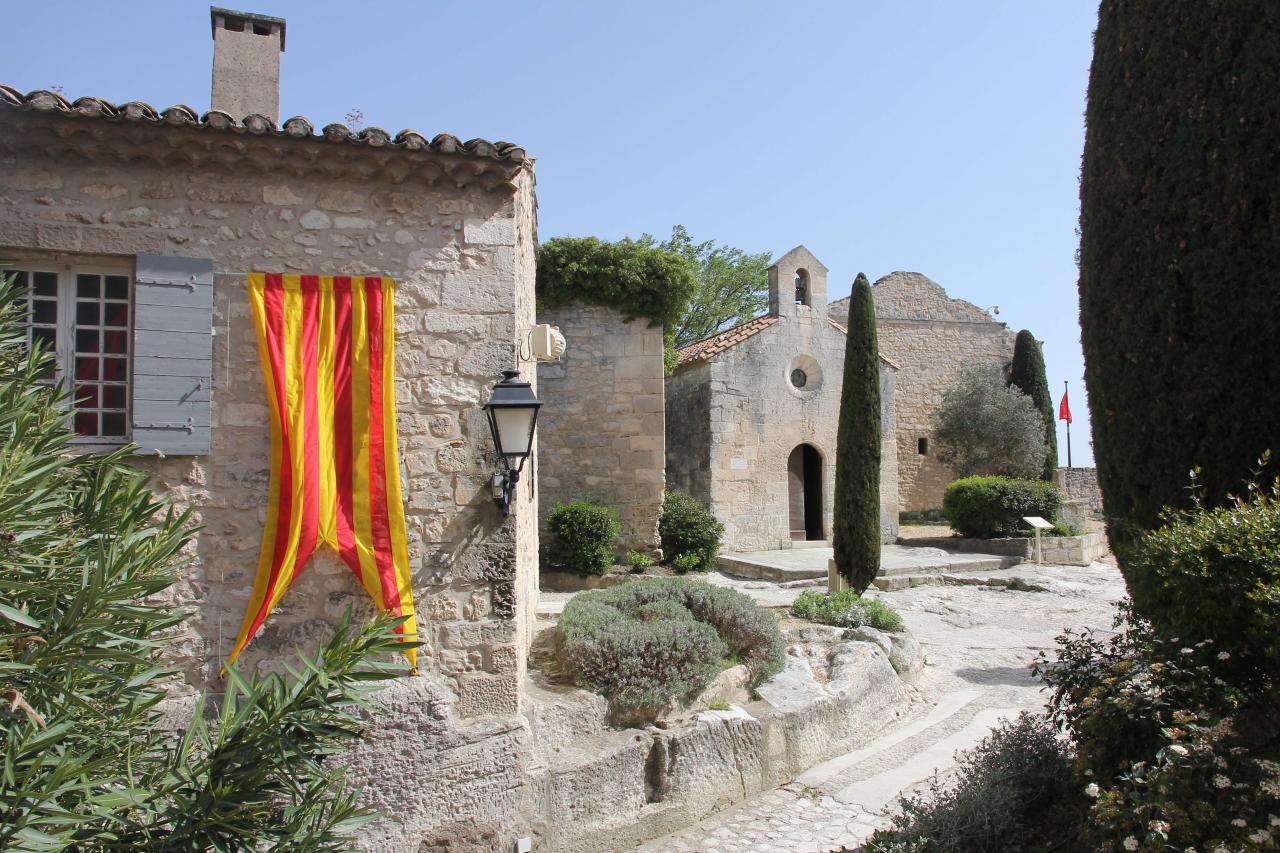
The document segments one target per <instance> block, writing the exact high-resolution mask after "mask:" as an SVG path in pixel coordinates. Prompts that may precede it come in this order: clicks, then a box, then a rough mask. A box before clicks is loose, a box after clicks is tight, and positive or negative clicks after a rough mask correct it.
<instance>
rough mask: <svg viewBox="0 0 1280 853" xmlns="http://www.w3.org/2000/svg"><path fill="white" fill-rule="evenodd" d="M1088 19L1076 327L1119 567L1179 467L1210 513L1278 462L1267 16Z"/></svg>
mask: <svg viewBox="0 0 1280 853" xmlns="http://www.w3.org/2000/svg"><path fill="white" fill-rule="evenodd" d="M1098 14H1099V19H1098V31H1097V34H1096V36H1095V39H1094V57H1093V67H1092V70H1091V71H1090V77H1089V97H1088V106H1087V109H1086V114H1085V121H1086V126H1087V132H1086V136H1085V147H1084V162H1083V168H1082V172H1081V184H1080V202H1081V208H1080V229H1081V243H1080V321H1081V328H1082V332H1083V334H1082V342H1083V344H1084V356H1085V381H1086V384H1087V385H1088V390H1089V404H1090V411H1091V418H1092V425H1093V441H1094V455H1095V457H1096V458H1097V462H1098V480H1099V483H1100V485H1101V487H1102V494H1103V500H1104V503H1105V506H1106V513H1107V518H1108V525H1109V528H1110V532H1111V536H1112V544H1113V545H1114V546H1115V547H1116V549H1117V555H1118V556H1119V557H1120V560H1121V567H1122V568H1125V567H1126V560H1125V553H1124V552H1125V547H1126V544H1127V543H1129V542H1132V541H1133V537H1135V536H1136V535H1137V534H1138V533H1140V532H1141V531H1142V530H1143V529H1148V528H1151V527H1154V526H1156V525H1157V524H1158V523H1159V514H1160V509H1161V507H1163V506H1166V505H1183V506H1185V505H1186V504H1187V503H1188V500H1189V492H1188V489H1187V485H1188V472H1189V471H1190V470H1191V469H1192V468H1193V467H1199V468H1200V474H1199V478H1198V480H1199V483H1200V484H1201V485H1202V486H1203V494H1204V497H1205V498H1206V499H1207V500H1209V501H1215V502H1216V501H1222V500H1224V499H1225V496H1226V494H1227V492H1228V491H1238V490H1239V489H1240V488H1241V483H1242V480H1243V479H1244V478H1246V477H1248V476H1249V474H1250V470H1251V467H1252V465H1253V464H1254V461H1255V460H1256V459H1257V458H1258V457H1259V454H1260V453H1261V452H1262V451H1263V450H1264V449H1266V448H1267V447H1272V448H1275V449H1280V446H1278V445H1280V405H1277V404H1276V401H1275V393H1276V388H1278V387H1280V286H1277V274H1276V269H1277V261H1278V260H1280V120H1278V119H1277V117H1278V116H1280V4H1278V3H1276V2H1274V0H1103V2H1102V5H1101V8H1100V9H1099V13H1098ZM1130 574H1131V573H1130V572H1129V571H1127V570H1126V580H1127V581H1128V583H1129V589H1130V592H1131V594H1133V596H1134V599H1135V603H1136V604H1137V605H1138V607H1139V609H1140V610H1141V608H1142V605H1143V600H1144V594H1143V590H1142V579H1141V578H1134V577H1131V576H1130ZM1135 581H1137V582H1136V583H1135Z"/></svg>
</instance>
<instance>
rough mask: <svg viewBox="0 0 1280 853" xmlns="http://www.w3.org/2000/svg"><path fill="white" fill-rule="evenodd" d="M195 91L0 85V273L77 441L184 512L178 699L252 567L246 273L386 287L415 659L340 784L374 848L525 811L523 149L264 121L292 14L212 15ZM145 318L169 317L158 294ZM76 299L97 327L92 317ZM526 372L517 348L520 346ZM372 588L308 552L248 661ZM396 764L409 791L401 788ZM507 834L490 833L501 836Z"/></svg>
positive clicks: (226, 635) (205, 663)
mask: <svg viewBox="0 0 1280 853" xmlns="http://www.w3.org/2000/svg"><path fill="white" fill-rule="evenodd" d="M212 24H213V38H214V69H215V71H214V84H213V109H212V110H211V111H209V112H207V113H205V114H203V115H201V114H199V113H197V112H196V111H195V110H192V109H190V108H189V107H185V106H174V107H170V108H168V109H165V110H157V109H154V108H153V107H151V106H149V105H147V104H145V103H140V102H130V103H120V104H116V103H112V102H109V101H107V100H103V99H100V98H93V97H85V98H80V99H78V100H76V101H74V102H69V101H67V100H65V99H64V98H62V97H61V96H60V95H58V94H54V93H51V92H44V91H37V92H31V93H29V94H21V93H19V92H17V91H15V90H14V89H11V88H7V87H3V86H0V198H2V199H3V205H0V258H2V259H3V262H2V263H0V268H3V269H6V270H10V271H17V272H19V273H20V274H21V275H22V276H23V280H24V281H25V282H26V283H28V285H29V286H30V287H31V288H32V297H31V298H32V300H33V302H32V307H33V332H32V334H34V335H37V336H42V337H47V338H48V339H49V340H50V342H51V343H53V344H54V345H55V347H56V350H57V353H58V356H59V359H60V373H61V375H62V376H63V377H65V378H68V379H70V378H72V377H74V379H75V384H76V391H77V395H79V396H80V398H81V400H82V405H83V406H84V409H83V410H82V414H81V415H78V416H77V419H76V429H77V432H78V433H79V436H78V438H77V439H76V440H77V441H78V442H79V443H81V444H82V445H83V447H84V449H85V450H86V451H87V452H91V451H93V450H95V449H99V448H103V447H114V446H118V445H120V444H123V443H125V442H129V441H133V442H136V443H137V444H138V445H139V451H138V456H137V457H136V458H135V461H136V464H137V465H138V466H140V467H141V468H143V469H145V470H146V471H148V472H149V473H150V474H151V476H152V479H153V482H154V486H155V489H156V490H157V492H159V493H161V494H162V495H164V496H166V497H167V498H168V499H169V500H171V501H173V502H174V503H175V504H177V505H178V506H180V507H189V508H191V509H192V510H193V511H194V520H195V521H197V522H199V523H200V524H202V525H203V529H202V530H201V532H200V533H199V534H198V535H197V537H196V539H195V541H194V547H193V549H192V551H191V553H190V557H191V561H190V563H189V564H188V565H187V566H186V567H185V568H184V569H183V574H182V577H181V579H180V581H179V583H178V584H177V585H176V586H175V587H173V589H172V590H171V593H172V596H173V604H174V606H177V607H183V608H186V609H188V610H189V611H190V613H191V616H190V618H189V619H188V620H187V621H186V622H184V623H183V625H182V628H181V633H179V634H178V635H176V636H174V637H173V638H172V639H171V640H169V641H168V642H167V646H168V648H169V650H170V652H171V654H172V658H173V661H174V663H175V664H176V665H177V666H179V667H180V668H181V671H182V672H183V673H184V675H185V681H186V684H187V686H188V690H187V692H186V693H185V694H182V695H177V696H175V697H174V699H173V704H174V708H173V713H175V714H179V715H180V714H181V713H182V708H183V707H190V703H191V701H192V696H193V695H194V693H195V691H196V690H197V689H199V688H204V687H212V688H214V689H215V690H216V689H219V688H218V682H217V677H218V670H219V667H220V665H221V664H222V662H223V661H224V659H225V657H226V654H227V652H228V650H229V648H230V646H231V643H232V641H233V640H234V637H235V632H236V628H237V626H238V624H239V621H240V619H241V616H242V614H243V612H244V609H245V603H246V599H247V598H248V596H249V592H250V588H251V586H252V584H253V579H254V572H255V567H256V562H257V550H258V546H259V538H260V534H261V531H262V527H263V521H264V517H265V507H266V504H267V495H268V471H269V448H270V446H271V439H270V434H269V429H268V420H267V406H266V396H265V389H264V386H263V382H262V379H261V375H260V370H259V365H258V354H257V344H256V341H255V338H254V331H253V325H252V323H251V321H250V305H249V302H248V299H247V293H246V284H245V276H246V274H247V273H248V272H250V271H263V272H297V273H314V274H321V275H343V274H352V275H363V274H370V275H383V276H390V277H393V278H394V279H395V281H396V283H397V285H396V291H395V313H396V325H395V347H396V349H395V352H396V361H395V395H396V402H397V406H398V409H399V419H398V424H397V426H398V434H399V441H400V448H401V451H402V454H401V459H400V460H399V462H400V465H401V478H402V482H403V499H404V503H405V510H406V514H407V521H408V532H407V538H408V550H409V554H410V560H411V564H412V574H413V585H414V589H415V592H416V598H417V600H418V620H419V626H420V634H419V636H420V639H422V640H424V641H425V642H426V646H425V648H423V649H421V650H420V651H419V666H420V669H421V674H420V675H419V676H417V677H409V678H404V679H400V680H398V681H397V682H395V683H394V684H393V686H391V687H389V688H388V689H387V690H386V691H384V692H383V693H382V694H381V698H380V700H379V701H380V702H381V703H382V707H383V708H384V709H385V711H383V712H379V713H375V715H374V716H373V718H372V719H371V720H370V724H369V734H368V736H367V737H366V738H364V739H363V740H362V741H361V742H360V744H359V745H358V746H357V747H356V748H355V751H354V752H352V753H351V754H350V755H349V756H347V757H346V758H345V762H346V779H347V782H348V783H349V784H351V785H352V787H353V788H354V789H355V790H357V791H362V792H363V796H365V797H366V798H367V799H368V800H371V801H372V802H373V803H375V804H376V805H377V806H378V807H379V808H380V809H381V810H382V811H383V813H384V814H385V815H386V817H385V818H384V819H383V820H381V821H379V822H378V823H376V824H373V825H371V826H369V827H366V828H365V829H364V830H362V839H361V842H362V844H363V845H364V846H366V847H367V848H368V849H379V850H395V851H400V850H410V849H414V850H416V849H419V845H420V844H423V843H427V842H430V841H431V839H433V838H436V837H444V838H462V837H464V836H465V835H467V834H469V833H473V832H487V831H492V832H497V833H498V835H497V836H495V837H500V838H501V839H502V840H501V845H500V846H501V847H502V849H508V845H509V844H510V845H511V846H513V845H514V838H515V836H516V835H517V834H518V833H520V832H521V831H522V829H526V828H527V826H528V822H529V814H530V807H529V792H528V787H527V785H526V784H525V783H524V780H525V778H526V767H527V764H528V762H529V761H530V759H529V752H528V749H527V740H528V726H527V722H526V720H525V718H524V716H523V715H522V710H523V709H522V698H521V693H520V690H519V686H520V681H521V679H522V676H523V673H524V667H525V661H526V657H527V654H526V653H527V649H528V644H529V638H530V633H531V629H532V625H533V618H534V609H535V603H536V602H535V599H536V596H537V562H536V561H537V556H536V555H537V541H538V535H537V495H536V489H535V487H534V482H533V478H532V477H527V478H526V479H525V480H524V481H522V483H521V484H520V485H521V488H520V489H519V491H518V493H517V495H516V499H515V501H514V505H513V509H512V515H511V517H510V518H509V519H505V520H504V518H503V516H502V514H501V512H500V511H499V510H498V509H497V508H496V506H495V504H494V501H493V499H492V497H491V495H490V488H489V479H490V476H491V475H492V474H493V472H494V471H495V459H494V456H493V445H492V441H491V439H490V436H489V430H488V426H487V424H486V420H485V417H484V414H483V412H482V411H481V406H482V405H483V403H484V402H485V400H486V398H487V396H488V393H489V389H490V388H491V387H492V386H493V385H494V383H495V381H496V380H497V379H498V378H499V373H500V371H501V370H502V369H503V368H509V367H512V366H513V365H517V364H518V359H519V352H518V342H519V341H521V340H522V339H523V338H524V336H525V335H527V333H528V330H529V327H530V326H531V325H532V323H533V320H534V291H533V286H534V249H535V241H536V236H535V235H536V204H535V197H534V174H533V166H532V161H531V160H530V159H529V158H528V157H527V156H526V154H525V152H524V151H523V150H522V149H521V148H519V147H517V146H515V145H510V144H506V143H490V142H486V141H484V140H471V141H469V142H466V143H463V142H460V141H459V140H458V139H457V138H455V137H453V136H449V135H447V134H440V135H437V136H435V137H434V138H430V137H427V136H423V135H421V134H418V133H416V132H414V131H411V130H406V131H402V132H401V133H399V134H396V135H394V136H393V135H391V134H388V133H386V132H385V131H383V130H381V129H379V128H375V127H371V128H367V129H365V130H362V131H359V132H356V131H353V130H352V129H350V128H347V127H345V126H342V125H330V126H328V127H325V128H324V129H323V130H322V131H320V132H319V133H317V132H316V130H315V129H314V128H313V126H312V125H311V124H310V123H309V122H308V121H307V120H306V119H304V118H299V117H295V118H290V119H288V120H287V121H285V122H283V124H278V123H277V120H276V116H277V112H278V103H279V100H278V99H279V93H278V89H277V84H278V79H279V58H280V57H279V55H280V52H281V51H282V50H283V49H284V44H285V42H284V37H285V23H284V21H282V20H280V19H276V18H268V17H265V16H255V15H245V14H241V13H233V12H226V11H223V10H213V15H212ZM158 309H163V310H158ZM89 315H92V319H86V318H88V317H89ZM519 366H521V367H522V368H523V371H524V376H525V378H526V379H534V378H535V377H534V376H533V372H534V371H533V368H532V365H531V364H530V363H528V362H525V363H523V364H519ZM348 605H352V606H354V607H355V609H356V614H357V615H358V616H360V617H362V618H363V617H367V616H369V615H371V613H372V606H371V605H370V603H369V600H368V598H367V596H366V595H365V594H364V592H363V590H362V589H361V587H360V584H359V583H358V581H357V580H356V579H355V578H354V577H353V576H352V573H351V572H350V571H349V570H348V569H347V568H346V567H345V566H344V565H343V564H342V563H341V562H340V561H339V560H338V558H337V557H336V555H334V554H333V553H332V552H322V553H319V554H317V555H316V557H315V558H314V559H313V560H312V561H311V565H310V566H309V567H308V568H307V570H306V571H305V572H303V574H302V576H301V577H300V578H299V580H298V581H297V583H296V584H295V585H294V586H293V588H292V589H290V590H289V591H288V593H287V594H286V595H285V597H284V599H283V601H282V603H281V606H280V607H279V608H278V609H277V610H276V612H275V613H274V614H273V615H272V616H271V618H270V619H269V620H268V621H267V623H266V626H265V629H264V630H263V631H262V633H261V634H260V635H259V636H258V637H257V639H256V640H255V641H254V642H253V643H251V644H250V646H249V648H248V650H247V652H246V654H245V655H244V656H243V657H242V658H241V668H242V670H247V671H253V670H257V671H260V672H261V671H267V670H278V669H280V668H281V667H282V665H283V663H284V662H285V660H287V659H288V657H289V656H290V655H291V654H292V650H293V649H294V647H295V646H302V647H304V648H307V647H311V646H313V645H314V644H315V643H317V642H318V641H322V640H327V639H328V637H329V636H331V634H332V631H333V627H334V625H335V624H336V623H337V620H338V617H339V616H340V615H341V613H342V612H343V610H344V609H345V608H346V607H347V606H348ZM410 779H411V780H413V782H412V784H405V780H410ZM497 846H499V845H498V843H497V842H495V848H496V847H497Z"/></svg>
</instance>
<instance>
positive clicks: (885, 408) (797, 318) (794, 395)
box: [666, 246, 898, 551]
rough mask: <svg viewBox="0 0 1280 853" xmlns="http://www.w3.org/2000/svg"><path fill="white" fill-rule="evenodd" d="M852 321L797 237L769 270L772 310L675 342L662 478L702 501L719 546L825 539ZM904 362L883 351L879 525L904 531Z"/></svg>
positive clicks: (889, 534) (886, 533) (889, 536)
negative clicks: (899, 413)
mask: <svg viewBox="0 0 1280 853" xmlns="http://www.w3.org/2000/svg"><path fill="white" fill-rule="evenodd" d="M845 334H846V332H845V327H844V326H842V325H841V324H839V323H837V322H836V321H835V320H833V319H831V318H830V317H828V316H827V268H826V267H825V266H823V265H822V262H821V261H819V260H818V259H817V258H815V257H814V256H813V255H812V254H811V253H810V252H809V250H808V249H806V248H805V247H804V246H797V247H796V248H794V249H792V250H791V251H790V252H788V253H787V254H785V255H783V256H782V257H781V258H779V259H778V260H777V261H776V262H775V263H774V264H773V266H771V267H770V268H769V311H768V313H767V314H765V315H763V316H760V317H756V318H755V319H753V320H750V321H748V322H746V323H743V324H742V325H740V326H735V327H734V328H732V329H726V330H725V331H723V332H718V333H717V334H715V335H712V336H710V337H708V338H705V339H703V340H701V341H695V342H694V343H691V344H689V345H687V346H685V347H683V348H681V349H680V350H679V353H678V356H679V357H678V361H677V363H676V368H675V370H674V372H673V373H672V375H671V376H670V377H669V378H668V379H667V380H666V410H667V418H666V458H667V472H666V473H667V487H668V488H671V489H678V490H681V491H685V492H688V493H689V494H690V495H692V496H693V497H695V498H697V499H698V500H700V501H702V502H703V503H704V504H706V505H707V506H708V507H709V508H710V510H711V512H712V513H713V514H714V515H715V516H716V518H718V519H719V520H720V521H721V522H722V523H723V524H724V526H725V532H724V544H723V547H724V550H726V551H756V550H770V549H775V548H791V547H803V546H804V545H805V544H806V543H813V544H814V545H817V544H827V543H828V542H829V541H830V537H831V522H832V496H833V494H834V490H835V450H836V428H837V424H838V420H839V409H840V391H841V384H842V378H843V375H844V349H845ZM896 374H897V366H896V365H895V364H894V363H893V362H892V361H890V360H889V359H887V358H884V357H883V356H882V357H881V360H880V399H881V430H882V435H883V445H882V463H881V472H880V528H881V533H882V536H883V538H884V541H886V542H892V541H893V540H894V539H895V538H896V536H897V533H898V472H897V464H898V462H897V452H896V445H895V440H894V436H895V434H896V415H895V412H896V406H895V402H896V401H895V390H896Z"/></svg>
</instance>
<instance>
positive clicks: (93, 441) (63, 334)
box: [3, 253, 136, 452]
mask: <svg viewBox="0 0 1280 853" xmlns="http://www.w3.org/2000/svg"><path fill="white" fill-rule="evenodd" d="M6 255H8V253H6ZM4 260H5V262H4V264H3V268H4V269H10V270H14V271H24V272H26V273H28V281H27V284H28V286H29V287H31V286H34V284H35V282H34V281H33V280H32V279H31V277H30V274H31V273H36V272H47V273H54V274H56V275H57V276H58V295H57V302H58V322H57V326H56V329H57V331H56V338H57V343H56V346H55V348H54V358H55V360H56V362H55V364H56V370H55V375H54V379H55V381H56V382H58V383H59V384H61V385H62V386H63V388H65V389H66V390H67V391H68V393H70V394H71V395H72V396H71V398H70V400H72V401H74V394H75V357H76V356H75V335H76V277H77V276H78V275H80V274H86V275H96V276H99V277H103V278H105V277H106V276H124V277H125V278H127V279H128V294H129V296H128V300H129V301H128V309H127V315H128V319H127V321H126V322H127V325H126V327H125V339H126V341H127V346H128V351H127V353H126V357H125V362H126V364H127V368H126V369H127V371H128V373H127V378H126V380H125V383H124V389H125V405H124V435H120V436H114V435H113V436H104V435H91V436H90V435H79V434H76V433H75V425H74V422H73V423H71V424H70V427H71V430H72V436H71V441H70V443H71V444H72V445H73V446H74V447H75V448H76V449H77V450H83V451H101V452H109V451H112V450H116V449H119V448H120V447H123V446H124V445H126V444H129V443H130V441H132V436H133V384H134V377H133V357H134V335H133V326H134V310H135V306H134V292H135V280H136V278H135V269H134V264H133V262H132V260H131V259H130V260H126V259H123V258H102V259H96V258H91V257H83V256H82V257H72V256H52V257H51V256H48V255H22V254H19V255H17V256H15V257H8V256H6V257H5V259H4ZM104 284H105V282H104ZM29 304H30V303H28V305H29ZM98 304H100V305H101V304H103V303H102V296H101V295H100V296H99V300H98ZM28 340H30V337H28ZM99 357H101V341H99ZM99 375H101V374H99ZM99 388H101V384H99ZM99 404H101V399H99Z"/></svg>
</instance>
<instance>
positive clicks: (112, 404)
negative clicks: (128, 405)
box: [102, 385, 125, 409]
mask: <svg viewBox="0 0 1280 853" xmlns="http://www.w3.org/2000/svg"><path fill="white" fill-rule="evenodd" d="M124 400H125V393H124V386H123V385H103V386H102V408H104V409H123V408H124Z"/></svg>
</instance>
